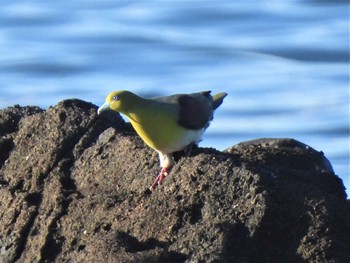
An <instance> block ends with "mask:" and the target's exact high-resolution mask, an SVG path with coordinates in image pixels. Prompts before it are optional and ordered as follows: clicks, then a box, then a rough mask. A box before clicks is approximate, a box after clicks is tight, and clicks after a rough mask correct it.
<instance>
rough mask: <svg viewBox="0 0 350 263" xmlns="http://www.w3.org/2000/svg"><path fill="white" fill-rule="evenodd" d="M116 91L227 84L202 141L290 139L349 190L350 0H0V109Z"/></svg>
mask: <svg viewBox="0 0 350 263" xmlns="http://www.w3.org/2000/svg"><path fill="white" fill-rule="evenodd" d="M118 89H127V90H131V91H133V92H135V93H138V94H140V95H143V96H150V97H152V96H161V95H168V94H173V93H190V92H196V91H202V90H212V91H213V93H216V92H222V91H225V92H227V93H228V94H229V96H228V97H227V98H226V99H225V102H224V103H223V105H222V106H221V107H220V108H219V109H218V110H217V112H216V114H215V119H214V121H213V122H212V125H211V126H210V127H209V129H208V130H207V132H206V134H205V136H204V138H203V139H204V140H203V142H202V143H201V146H207V147H215V148H217V149H219V150H224V149H226V148H228V147H230V146H232V145H234V144H237V143H239V142H242V141H246V140H251V139H255V138H261V137H288V138H294V139H297V140H300V141H302V142H304V143H306V144H308V145H310V146H311V147H313V148H315V149H316V150H319V151H321V150H322V151H323V152H324V153H325V155H326V157H327V158H328V159H329V160H330V161H331V163H332V164H333V168H334V170H335V173H336V174H337V175H339V177H341V178H342V179H343V181H344V183H345V185H346V187H347V189H348V190H347V193H348V195H349V193H350V192H349V189H350V172H349V170H350V165H349V160H350V154H349V147H350V145H349V129H350V127H349V126H350V125H349V2H348V1H325V0H323V1H312V0H309V1H307V0H304V1H303V0H286V1H273V0H265V1H184V0H177V1H173V0H170V1H164V0H159V1H82V0H80V1H29V2H28V1H18V0H13V1H2V3H1V9H0V109H2V108H5V107H8V106H13V105H14V104H20V105H21V106H25V105H37V106H40V107H42V108H44V109H46V108H48V107H49V106H50V105H56V104H57V103H58V102H59V101H60V100H63V99H67V98H80V99H83V100H86V101H90V102H92V103H94V104H96V105H100V104H102V103H103V102H104V99H105V97H106V95H107V94H108V93H109V92H110V91H112V90H118Z"/></svg>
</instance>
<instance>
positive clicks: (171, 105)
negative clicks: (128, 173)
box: [97, 90, 227, 191]
mask: <svg viewBox="0 0 350 263" xmlns="http://www.w3.org/2000/svg"><path fill="white" fill-rule="evenodd" d="M210 93H211V91H201V92H197V93H190V94H175V95H170V96H163V97H155V98H143V97H141V96H138V95H136V94H135V93H132V92H130V91H127V90H118V91H113V92H110V93H109V94H108V95H107V97H106V101H105V103H104V104H103V105H101V106H100V107H99V108H98V110H97V113H98V114H101V113H102V112H103V111H106V110H113V111H117V112H119V113H122V114H123V115H125V116H126V118H127V119H128V120H129V121H130V123H131V125H132V126H133V128H134V129H135V131H136V132H137V134H138V135H139V136H140V137H141V139H142V140H143V141H144V142H145V143H146V144H147V145H148V146H149V147H151V148H152V149H154V150H155V151H156V152H157V153H158V155H159V161H160V167H161V170H160V173H159V174H158V176H157V177H156V179H155V180H154V182H153V183H152V185H151V186H150V187H149V189H150V190H151V191H153V190H154V189H155V188H156V187H157V186H158V185H159V184H161V183H162V182H163V180H164V179H165V177H166V176H168V174H169V172H170V170H171V168H172V166H173V165H174V159H173V153H174V152H178V151H182V150H186V149H191V147H192V146H193V145H197V144H198V143H199V142H200V141H201V138H202V135H203V133H204V131H205V130H206V129H207V128H208V126H209V124H210V122H211V121H212V120H213V112H214V110H215V109H217V108H218V107H219V106H220V105H221V104H222V102H223V100H224V98H225V97H226V96H227V93H225V92H222V93H218V94H216V95H214V96H212V95H211V94H210Z"/></svg>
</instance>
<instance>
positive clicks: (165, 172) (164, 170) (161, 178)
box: [149, 168, 170, 190]
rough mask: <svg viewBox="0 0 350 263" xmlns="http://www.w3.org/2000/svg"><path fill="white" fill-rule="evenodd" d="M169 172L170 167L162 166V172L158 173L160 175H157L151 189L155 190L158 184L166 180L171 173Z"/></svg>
mask: <svg viewBox="0 0 350 263" xmlns="http://www.w3.org/2000/svg"><path fill="white" fill-rule="evenodd" d="M169 172H170V169H169V168H162V170H160V173H159V174H158V176H157V177H156V179H155V180H154V182H153V184H152V185H151V186H150V188H149V189H150V190H154V189H155V188H156V187H157V185H159V184H161V183H162V182H163V181H164V179H165V177H166V176H167V175H168V174H169Z"/></svg>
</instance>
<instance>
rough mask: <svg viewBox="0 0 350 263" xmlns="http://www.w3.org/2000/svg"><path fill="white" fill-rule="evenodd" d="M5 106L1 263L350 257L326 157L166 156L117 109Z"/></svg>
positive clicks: (299, 149) (303, 148)
mask: <svg viewBox="0 0 350 263" xmlns="http://www.w3.org/2000/svg"><path fill="white" fill-rule="evenodd" d="M96 109H97V107H96V106H95V105H93V104H91V103H87V102H84V101H80V100H65V101H62V102H60V103H59V104H58V105H56V106H54V107H51V108H49V109H48V110H46V111H44V110H41V109H39V108H38V107H19V106H14V107H10V108H7V109H4V110H0V208H1V209H0V262H3V263H9V262H147V263H150V262H293V263H294V262H341V263H342V262H344V263H345V262H350V249H349V248H350V223H349V222H350V205H349V203H348V202H347V200H346V194H345V189H344V186H343V184H342V181H341V179H339V178H338V177H337V176H336V175H335V174H334V172H333V169H332V166H331V164H330V163H329V161H328V160H327V159H326V158H325V157H324V155H323V153H322V152H318V151H316V150H314V149H312V148H311V147H309V146H307V145H305V144H303V143H301V142H298V141H296V140H293V139H257V140H253V141H249V142H244V143H240V144H238V145H235V146H233V147H231V148H230V149H228V150H226V151H225V152H220V151H217V150H215V149H208V148H198V149H195V150H194V151H192V154H191V156H185V155H183V154H181V153H179V154H177V156H176V164H175V166H174V167H173V169H172V171H171V173H170V175H169V176H168V177H167V178H166V180H165V182H164V184H162V185H161V186H159V187H158V188H157V189H156V190H155V191H153V192H152V193H149V192H148V191H146V189H147V188H148V186H149V185H150V184H151V183H152V181H153V179H154V176H155V175H156V174H157V173H158V172H159V164H158V157H157V155H156V154H154V153H153V150H151V149H149V148H148V147H147V146H146V145H145V144H144V143H143V142H142V141H141V140H140V139H139V138H138V136H137V135H136V134H135V133H134V132H133V130H132V129H131V128H130V127H129V126H128V125H127V124H125V123H124V122H123V120H122V119H121V118H120V116H119V114H117V113H113V112H109V113H106V114H103V115H101V116H98V115H97V114H96Z"/></svg>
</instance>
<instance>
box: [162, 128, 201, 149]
mask: <svg viewBox="0 0 350 263" xmlns="http://www.w3.org/2000/svg"><path fill="white" fill-rule="evenodd" d="M204 130H205V129H199V130H187V131H186V132H185V133H184V134H183V136H181V137H180V138H178V139H177V140H174V141H173V142H172V143H171V144H169V145H167V147H165V148H163V149H157V151H160V152H162V153H173V152H177V151H181V150H183V149H185V148H186V147H187V146H188V145H190V144H191V143H198V142H199V141H200V140H201V138H202V135H203V133H204Z"/></svg>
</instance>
